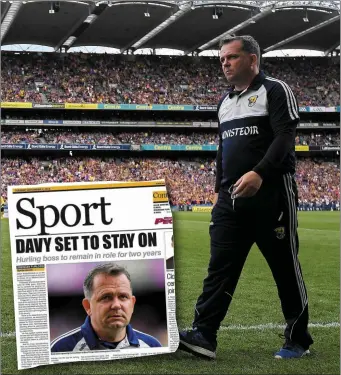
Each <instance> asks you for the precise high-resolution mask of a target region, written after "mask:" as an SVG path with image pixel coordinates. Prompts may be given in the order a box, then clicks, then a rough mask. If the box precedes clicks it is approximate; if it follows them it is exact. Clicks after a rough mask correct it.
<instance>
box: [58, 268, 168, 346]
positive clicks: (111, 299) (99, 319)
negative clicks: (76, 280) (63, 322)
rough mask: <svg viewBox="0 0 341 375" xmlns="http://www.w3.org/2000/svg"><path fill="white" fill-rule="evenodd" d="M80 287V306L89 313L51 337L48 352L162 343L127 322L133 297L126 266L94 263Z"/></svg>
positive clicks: (130, 313) (158, 344) (129, 317)
mask: <svg viewBox="0 0 341 375" xmlns="http://www.w3.org/2000/svg"><path fill="white" fill-rule="evenodd" d="M83 289H84V296H85V298H84V299H83V301H82V305H83V307H84V309H85V311H86V313H87V315H88V316H87V318H86V319H85V322H84V324H83V325H82V326H81V327H78V328H76V329H74V330H72V331H69V332H67V333H65V334H63V335H61V336H59V337H57V338H56V339H55V340H53V341H52V343H51V352H72V351H73V352H76V351H77V352H78V351H88V350H109V349H123V348H151V347H161V346H162V345H161V344H160V342H159V341H158V340H157V339H156V338H154V337H153V336H150V335H147V334H145V333H142V332H140V331H137V330H135V329H133V328H132V326H131V325H130V324H129V323H130V320H131V317H132V314H133V312H134V306H135V302H136V298H135V296H133V294H132V287H131V278H130V274H129V273H128V271H127V270H126V269H125V268H123V267H120V266H118V265H116V264H114V263H106V264H102V265H99V266H96V267H95V268H93V269H92V270H91V271H90V272H89V274H88V275H87V277H86V278H85V280H84V284H83Z"/></svg>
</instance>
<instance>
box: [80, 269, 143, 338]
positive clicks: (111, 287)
mask: <svg viewBox="0 0 341 375" xmlns="http://www.w3.org/2000/svg"><path fill="white" fill-rule="evenodd" d="M135 301H136V298H135V296H133V295H132V291H131V286H130V282H129V280H128V278H127V276H126V275H124V274H121V275H118V276H109V275H104V274H99V275H96V276H95V278H94V282H93V289H92V296H91V299H90V300H88V299H86V298H85V299H84V300H83V306H84V308H85V310H86V312H87V314H88V315H89V316H90V318H91V324H92V326H93V328H94V329H95V331H103V330H107V329H112V328H114V329H115V328H123V327H126V326H127V325H128V324H129V322H130V319H131V316H132V314H133V311H134V305H135Z"/></svg>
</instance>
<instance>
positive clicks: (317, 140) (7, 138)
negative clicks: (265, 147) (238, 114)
mask: <svg viewBox="0 0 341 375" xmlns="http://www.w3.org/2000/svg"><path fill="white" fill-rule="evenodd" d="M1 143H58V144H59V143H74V144H75V143H78V144H186V145H193V144H200V145H214V144H218V135H217V132H210V133H201V132H200V133H198V132H192V133H188V132H187V133H171V132H167V133H165V132H153V131H150V130H148V131H147V130H146V131H138V132H111V133H109V132H107V133H100V132H84V133H77V132H72V131H69V132H65V131H64V132H60V131H53V130H50V131H46V132H39V131H34V130H30V131H2V133H1ZM295 144H296V145H310V146H337V145H340V133H339V132H334V133H328V132H324V133H319V132H312V133H307V132H298V133H297V136H296V139H295Z"/></svg>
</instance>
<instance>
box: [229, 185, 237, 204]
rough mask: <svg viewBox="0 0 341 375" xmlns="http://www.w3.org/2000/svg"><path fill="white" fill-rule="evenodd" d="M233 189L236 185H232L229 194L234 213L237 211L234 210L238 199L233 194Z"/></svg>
mask: <svg viewBox="0 0 341 375" xmlns="http://www.w3.org/2000/svg"><path fill="white" fill-rule="evenodd" d="M233 189H234V185H233V184H232V185H231V186H230V187H229V189H228V192H229V194H230V195H231V199H232V208H233V211H235V209H234V202H235V199H236V198H235V196H234V194H233Z"/></svg>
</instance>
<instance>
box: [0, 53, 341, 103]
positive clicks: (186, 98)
mask: <svg viewBox="0 0 341 375" xmlns="http://www.w3.org/2000/svg"><path fill="white" fill-rule="evenodd" d="M1 58H2V85H1V96H2V101H31V102H37V103H47V102H52V103H64V102H77V103H80V102H84V103H121V104H122V103H128V104H130V103H132V104H142V103H144V104H217V102H218V101H219V98H220V97H221V95H222V93H223V92H225V91H226V89H227V83H226V80H225V78H224V77H223V74H222V70H221V67H220V65H219V61H218V59H217V58H209V57H207V58H197V59H193V58H191V57H188V56H178V57H174V56H173V57H170V56H134V61H127V60H126V58H127V57H126V56H124V55H98V54H97V55H95V54H66V55H65V54H53V53H49V54H38V53H26V54H25V53H23V54H17V55H15V56H14V55H13V54H10V53H6V52H4V53H3V54H2V57H1ZM262 68H263V69H264V71H265V72H266V73H267V74H269V75H271V76H273V77H275V78H280V79H283V80H284V81H286V82H287V83H288V84H290V86H291V87H292V89H293V91H294V93H295V95H296V96H297V99H298V102H299V105H301V106H320V105H323V106H335V105H339V102H340V95H339V92H340V85H339V70H340V61H339V59H338V58H336V59H334V58H322V57H315V58H310V59H305V58H304V57H302V58H266V59H264V62H263V65H262ZM326 71H328V74H325V72H326Z"/></svg>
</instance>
